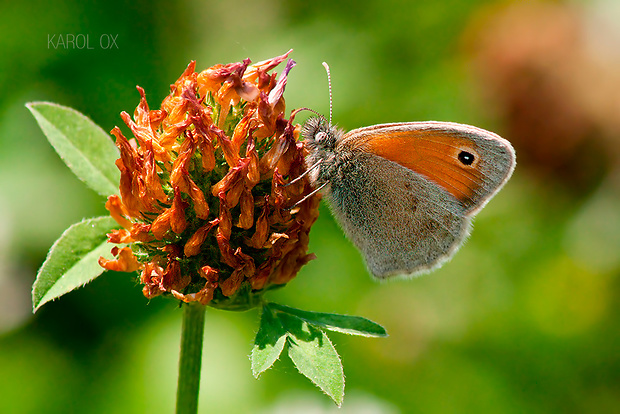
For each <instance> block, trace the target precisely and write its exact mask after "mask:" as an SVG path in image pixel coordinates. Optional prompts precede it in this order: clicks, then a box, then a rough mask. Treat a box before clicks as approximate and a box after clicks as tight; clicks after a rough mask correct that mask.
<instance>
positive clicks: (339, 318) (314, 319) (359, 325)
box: [269, 303, 387, 337]
mask: <svg viewBox="0 0 620 414" xmlns="http://www.w3.org/2000/svg"><path fill="white" fill-rule="evenodd" d="M269 306H272V307H273V309H275V310H278V311H280V312H285V313H288V314H291V315H295V316H296V317H298V318H300V319H303V320H304V321H306V322H308V323H310V324H312V325H317V326H321V327H323V328H325V329H329V330H330V331H335V332H340V333H345V334H350V335H360V336H367V337H385V336H387V332H386V330H385V328H384V327H383V326H381V325H379V324H378V323H375V322H373V321H371V320H369V319H366V318H362V317H361V316H349V315H339V314H336V313H324V312H310V311H304V310H301V309H295V308H291V307H288V306H284V305H278V304H276V303H270V304H269Z"/></svg>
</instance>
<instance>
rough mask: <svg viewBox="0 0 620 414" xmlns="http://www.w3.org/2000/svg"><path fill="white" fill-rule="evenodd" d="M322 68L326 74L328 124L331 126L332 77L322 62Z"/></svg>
mask: <svg viewBox="0 0 620 414" xmlns="http://www.w3.org/2000/svg"><path fill="white" fill-rule="evenodd" d="M323 67H324V68H325V71H326V72H327V85H328V86H329V124H330V125H331V124H332V76H331V74H330V73H329V65H328V64H327V62H323Z"/></svg>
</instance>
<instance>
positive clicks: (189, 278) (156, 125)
mask: <svg viewBox="0 0 620 414" xmlns="http://www.w3.org/2000/svg"><path fill="white" fill-rule="evenodd" d="M289 53H290V51H289V52H288V53H286V54H284V55H282V56H278V57H275V58H272V59H269V60H266V61H263V62H259V63H256V64H254V65H251V64H250V60H249V59H245V60H243V61H242V62H237V63H230V64H227V65H215V66H213V67H211V68H209V69H206V70H204V71H202V72H200V73H197V72H196V71H195V62H191V63H190V64H189V66H188V67H187V69H186V70H185V71H184V72H183V74H182V75H181V76H180V77H179V79H178V80H177V81H176V82H175V83H174V84H173V85H171V92H170V95H168V96H167V97H166V98H165V99H164V101H163V102H162V104H161V108H160V109H156V110H151V109H149V106H148V104H147V100H146V94H145V92H144V90H143V89H142V88H140V87H138V91H139V93H140V96H141V99H140V104H139V105H138V107H137V108H136V110H135V111H134V114H133V119H132V117H131V116H130V115H129V114H128V113H126V112H122V113H121V118H122V119H123V121H124V122H125V124H126V125H127V126H128V127H129V129H130V130H131V132H132V134H133V138H129V139H128V138H127V137H125V135H123V133H122V132H121V130H120V128H118V127H115V128H114V129H113V130H112V134H113V135H114V136H115V137H116V145H117V147H118V148H119V150H120V154H121V155H120V158H119V159H118V160H117V161H116V166H117V167H118V169H119V170H120V173H121V178H120V186H119V187H120V196H118V195H112V196H110V197H109V198H108V200H107V203H106V208H107V209H108V211H109V212H110V214H111V216H112V217H113V218H114V219H115V220H116V222H118V224H119V225H120V226H122V228H121V229H118V230H114V231H113V232H111V233H110V234H108V241H109V242H110V243H114V244H117V246H115V247H113V249H112V253H113V254H114V256H115V257H116V259H115V260H106V259H104V258H103V257H101V258H100V259H99V264H100V265H101V266H103V267H104V268H105V269H108V270H115V271H122V272H135V271H139V272H140V274H141V276H140V280H141V282H142V283H143V285H144V287H143V293H144V296H146V297H147V298H153V297H155V296H158V295H162V294H165V295H172V296H174V297H175V298H177V299H180V300H182V301H184V302H193V301H197V302H200V303H201V304H209V305H211V306H216V307H222V308H227V309H247V308H249V307H252V306H254V305H255V304H256V302H257V299H258V298H259V297H260V296H261V295H262V293H264V291H266V290H267V289H270V288H273V287H276V286H279V285H283V284H286V283H287V282H289V281H290V280H291V279H292V278H294V277H295V275H296V274H297V272H298V271H299V270H300V268H301V267H302V266H303V265H304V264H306V263H308V261H310V260H312V259H313V258H314V255H313V254H308V252H307V250H308V240H309V239H308V234H309V231H310V227H311V226H312V224H313V223H314V222H315V220H316V218H317V217H318V204H319V200H320V196H319V195H318V194H316V195H312V196H311V197H308V198H306V199H304V197H305V196H307V195H308V194H310V193H311V190H312V189H311V187H310V184H309V183H308V181H307V179H305V178H303V179H300V180H298V181H296V182H295V183H294V184H291V185H289V186H285V181H290V179H293V178H295V177H298V176H300V175H302V174H303V172H304V169H305V166H304V155H305V153H304V151H305V150H304V147H303V144H302V143H301V142H298V141H297V138H298V136H299V126H298V125H294V124H293V119H294V116H295V112H293V113H292V114H291V116H290V117H289V119H286V118H285V102H284V97H283V93H284V88H285V86H286V82H287V76H288V74H289V72H290V70H291V69H292V68H293V66H295V62H294V61H293V60H290V59H289V60H288V62H287V64H286V67H285V69H284V71H283V72H282V73H281V74H280V76H279V77H277V76H276V73H274V72H272V73H270V71H271V70H272V69H273V68H275V67H276V66H278V65H279V64H280V63H282V62H283V61H284V60H286V58H287V57H288V55H289Z"/></svg>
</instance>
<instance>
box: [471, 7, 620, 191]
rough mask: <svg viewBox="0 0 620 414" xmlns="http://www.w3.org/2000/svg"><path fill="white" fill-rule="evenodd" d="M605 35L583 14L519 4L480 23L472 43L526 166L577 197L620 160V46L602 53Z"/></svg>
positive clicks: (480, 72) (484, 84) (487, 88)
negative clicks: (573, 192) (558, 183)
mask: <svg viewBox="0 0 620 414" xmlns="http://www.w3.org/2000/svg"><path fill="white" fill-rule="evenodd" d="M600 36H606V34H605V33H604V31H603V30H601V28H600V27H595V26H593V25H592V22H591V20H589V19H588V13H587V10H585V9H581V8H578V7H577V6H571V5H562V4H556V3H553V4H552V3H538V2H519V3H514V4H511V5H509V6H507V7H505V6H503V7H501V8H499V9H497V8H496V9H493V10H487V11H486V13H484V14H481V15H479V16H477V18H476V19H474V20H473V22H472V24H471V25H470V27H469V31H468V32H467V37H466V40H467V46H468V50H469V52H470V53H471V54H472V57H473V62H474V70H475V74H476V76H477V78H479V84H480V86H481V88H482V90H483V94H484V95H485V98H488V99H489V101H490V104H491V107H494V109H495V110H496V115H497V116H498V117H499V118H500V121H501V122H502V123H503V126H504V128H505V129H504V131H503V135H504V136H505V138H507V139H508V140H510V141H511V142H512V143H513V144H514V146H515V148H516V150H517V153H518V154H519V161H520V163H521V164H522V165H525V166H526V167H528V168H529V169H530V171H533V172H534V173H536V174H539V175H541V176H542V177H544V178H545V179H553V180H555V181H557V182H561V183H563V184H564V185H565V186H566V187H567V188H569V189H570V190H573V191H575V192H576V193H577V194H580V193H581V194H583V193H587V192H588V191H589V189H591V188H592V187H593V186H595V185H596V184H598V182H599V181H600V180H601V178H602V177H603V176H604V175H606V174H607V173H608V172H609V171H610V170H611V169H612V168H613V167H614V166H615V164H616V163H617V162H618V160H620V152H619V151H620V145H619V144H620V45H616V47H615V48H610V49H609V50H608V51H603V53H601V50H600V48H599V47H598V46H599V42H598V40H600ZM597 39H598V40H597Z"/></svg>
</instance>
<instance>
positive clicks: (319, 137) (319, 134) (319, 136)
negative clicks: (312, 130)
mask: <svg viewBox="0 0 620 414" xmlns="http://www.w3.org/2000/svg"><path fill="white" fill-rule="evenodd" d="M325 138H327V134H326V133H325V132H323V131H321V132H317V134H316V135H315V136H314V139H315V140H317V141H322V140H324V139H325Z"/></svg>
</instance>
